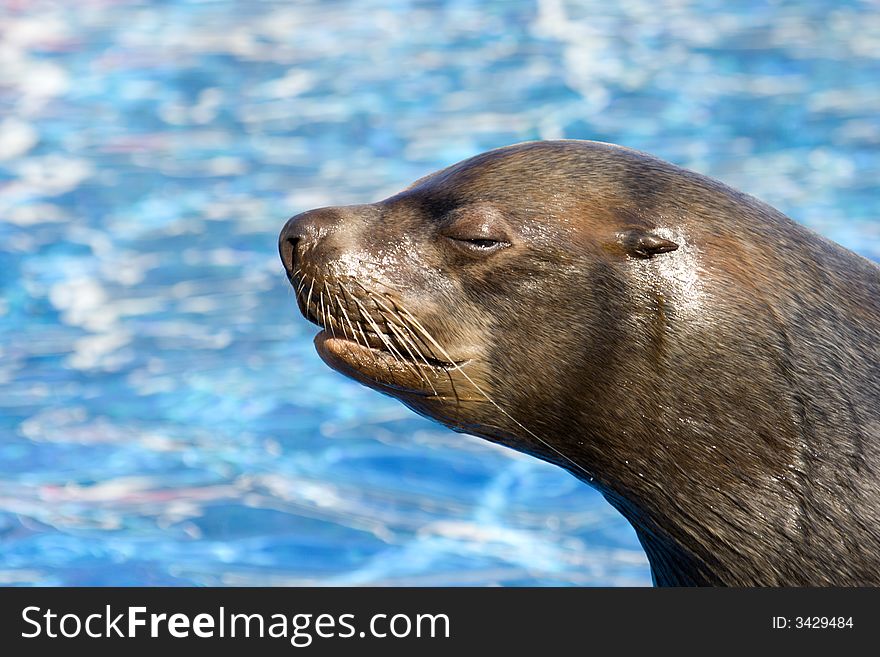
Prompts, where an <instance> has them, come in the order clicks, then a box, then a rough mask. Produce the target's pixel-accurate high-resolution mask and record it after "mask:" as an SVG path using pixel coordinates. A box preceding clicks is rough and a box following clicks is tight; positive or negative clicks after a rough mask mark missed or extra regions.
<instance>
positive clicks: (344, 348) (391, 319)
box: [291, 276, 470, 394]
mask: <svg viewBox="0 0 880 657" xmlns="http://www.w3.org/2000/svg"><path fill="white" fill-rule="evenodd" d="M291 284H292V285H293V286H294V290H295V291H296V299H297V305H298V306H299V309H300V312H302V314H303V316H304V317H305V318H306V319H308V320H309V321H311V322H312V323H314V324H316V325H317V326H319V327H321V328H322V329H323V330H322V331H321V332H320V333H318V335H317V336H316V337H315V348H316V349H317V351H318V354H319V355H320V356H321V358H322V359H324V361H325V362H327V364H328V365H330V366H331V367H333V368H334V369H336V370H339V371H341V372H342V373H343V374H346V375H347V376H351V377H352V378H355V379H357V380H360V381H361V382H363V383H367V384H368V385H370V384H379V385H381V386H382V387H387V388H392V389H395V390H406V391H410V392H419V393H422V394H430V393H432V392H433V393H435V394H436V392H437V390H436V383H437V381H438V380H439V379H440V378H444V379H445V378H448V377H449V375H450V372H451V371H453V370H457V369H459V368H460V367H462V366H463V365H466V364H467V363H468V362H470V359H466V360H452V359H451V358H450V357H449V354H448V353H446V351H445V350H444V349H443V348H442V347H440V345H439V344H438V343H437V341H436V340H435V339H434V338H433V337H432V336H431V335H430V334H429V333H428V331H427V330H426V329H425V328H424V327H423V326H422V325H421V323H420V322H419V321H418V320H417V319H416V318H415V317H414V316H413V315H412V314H411V313H409V312H408V311H406V310H405V309H403V308H402V307H401V306H400V305H399V304H398V303H397V302H396V301H394V300H393V299H392V298H391V297H389V296H387V295H385V294H376V293H374V292H371V291H369V290H367V289H365V288H363V286H360V285H359V288H360V289H363V293H362V294H361V293H359V294H357V295H355V294H353V293H352V292H351V290H349V289H348V287H347V286H346V285H345V284H344V283H343V282H342V281H341V280H338V279H333V280H332V283H331V282H328V281H326V280H325V281H318V280H317V279H316V278H312V277H308V278H307V277H306V276H300V277H295V278H293V279H292V280H291Z"/></svg>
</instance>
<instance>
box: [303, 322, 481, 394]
mask: <svg viewBox="0 0 880 657" xmlns="http://www.w3.org/2000/svg"><path fill="white" fill-rule="evenodd" d="M315 349H316V350H317V351H318V355H319V356H320V357H321V359H322V360H323V361H324V362H325V363H327V365H329V366H330V367H332V368H333V369H334V370H336V371H337V372H340V373H341V374H344V375H346V376H349V377H351V378H353V379H355V380H356V381H358V382H360V383H362V384H364V385H367V386H369V387H371V388H375V389H377V390H380V391H382V392H387V393H389V394H399V393H401V392H403V393H409V394H416V395H423V396H426V397H432V396H436V395H437V394H438V388H440V387H445V384H446V383H447V382H448V380H449V375H450V372H453V371H456V370H460V369H461V368H462V367H464V366H466V365H467V364H468V363H469V362H470V360H463V361H456V362H443V361H438V360H435V359H430V358H426V359H425V360H424V361H416V360H410V359H408V358H407V357H406V356H405V355H403V354H401V355H395V354H392V353H391V352H390V351H386V350H384V349H378V348H376V347H371V346H369V345H368V346H364V345H363V344H361V343H359V342H354V341H353V340H349V339H347V338H344V337H341V336H333V335H331V334H330V333H328V332H327V331H321V332H320V333H318V335H316V336H315ZM407 356H408V354H407Z"/></svg>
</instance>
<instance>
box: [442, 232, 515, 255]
mask: <svg viewBox="0 0 880 657" xmlns="http://www.w3.org/2000/svg"><path fill="white" fill-rule="evenodd" d="M447 239H448V240H449V241H450V242H452V243H453V244H455V245H456V246H457V247H458V248H459V249H463V250H466V251H469V252H471V253H474V254H480V255H489V254H490V253H495V252H496V251H500V250H501V249H503V248H505V247H508V246H510V243H509V242H504V241H502V240H491V239H487V238H485V237H473V238H470V237H451V236H447Z"/></svg>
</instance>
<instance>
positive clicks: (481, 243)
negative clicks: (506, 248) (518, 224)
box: [457, 239, 507, 251]
mask: <svg viewBox="0 0 880 657" xmlns="http://www.w3.org/2000/svg"><path fill="white" fill-rule="evenodd" d="M457 241H459V242H465V243H467V244H469V245H470V246H471V247H473V248H475V249H480V250H481V251H486V250H488V249H494V248H496V247H499V246H503V245H506V244H507V243H506V242H500V241H498V240H487V239H464V240H462V239H459V240H457Z"/></svg>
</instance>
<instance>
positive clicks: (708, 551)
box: [279, 141, 880, 585]
mask: <svg viewBox="0 0 880 657" xmlns="http://www.w3.org/2000/svg"><path fill="white" fill-rule="evenodd" d="M279 247H280V251H281V257H282V261H283V263H284V266H285V269H286V271H287V275H288V278H289V280H290V282H291V284H292V285H293V287H294V289H295V291H296V298H297V302H298V304H299V307H300V310H301V311H302V312H303V314H304V315H305V316H306V317H307V318H309V319H310V320H312V321H313V322H315V323H316V324H318V325H319V326H320V327H321V328H322V329H323V330H322V331H321V332H320V333H319V334H318V336H317V337H316V339H315V343H316V346H317V349H318V352H319V354H320V355H321V357H322V358H323V359H324V360H325V362H327V364H328V365H330V366H331V367H333V368H334V369H337V370H338V371H340V372H342V373H344V374H346V375H348V376H350V377H352V378H354V379H356V380H358V381H360V382H362V383H364V384H365V385H368V386H370V387H373V388H375V389H377V390H379V391H381V392H383V393H386V394H389V395H392V396H394V397H396V398H398V399H400V400H401V401H402V402H403V403H405V404H406V405H408V406H409V407H411V408H413V409H414V410H415V411H417V412H419V413H421V414H423V415H426V416H429V417H432V418H434V419H437V420H439V421H440V422H442V423H444V424H445V425H447V426H449V427H451V428H453V429H455V430H458V431H464V432H468V433H472V434H475V435H479V436H482V437H485V438H487V439H489V440H492V441H494V442H498V443H501V444H504V445H508V446H510V447H513V448H515V449H518V450H521V451H524V452H527V453H529V454H533V455H535V456H538V457H540V458H543V459H545V460H548V461H551V462H553V463H557V464H558V465H560V466H562V467H564V468H566V469H568V470H569V471H571V472H572V473H573V474H575V475H576V476H578V477H580V478H581V479H583V480H585V481H587V482H589V483H591V484H592V485H594V486H596V487H597V488H598V489H599V490H600V491H601V492H602V493H603V494H604V495H605V496H606V498H607V499H608V500H609V501H610V502H611V503H612V504H613V505H614V506H615V507H617V508H618V509H619V510H620V511H621V512H622V513H623V514H624V515H625V516H626V517H627V518H628V519H629V520H630V521H631V522H632V523H633V525H634V526H635V528H636V531H637V533H638V535H639V538H640V540H641V541H642V544H643V546H644V547H645V549H646V551H647V554H648V558H649V561H650V562H651V566H652V571H653V573H654V577H655V581H656V582H657V583H659V584H739V585H761V584H763V585H773V584H787V585H797V584H800V585H804V584H831V583H833V584H852V583H861V584H864V583H880V533H878V527H880V486H878V479H877V477H876V475H875V474H874V473H875V472H876V468H878V467H880V447H878V444H880V436H878V427H880V391H878V387H877V381H880V351H878V350H880V347H878V345H880V270H878V268H877V267H876V266H875V265H873V264H872V263H870V262H868V261H867V260H865V259H863V258H860V257H859V256H856V255H855V254H852V253H850V252H849V251H846V250H845V249H843V248H842V247H840V246H838V245H836V244H833V243H831V242H829V241H827V240H824V239H823V238H821V237H819V236H817V235H815V234H813V233H811V232H810V231H808V230H806V229H805V228H803V227H801V226H799V225H797V224H795V223H794V222H792V221H790V220H789V219H787V218H786V217H784V216H783V215H781V214H780V213H779V212H777V211H776V210H774V209H773V208H770V207H769V206H767V205H765V204H763V203H761V202H760V201H757V200H756V199H753V198H751V197H749V196H747V195H745V194H742V193H740V192H737V191H736V190H733V189H731V188H729V187H726V186H725V185H723V184H721V183H719V182H717V181H714V180H711V179H709V178H706V177H704V176H700V175H698V174H695V173H692V172H689V171H686V170H684V169H680V168H678V167H675V166H673V165H671V164H668V163H666V162H663V161H661V160H658V159H657V158H654V157H651V156H649V155H646V154H643V153H638V152H636V151H632V150H629V149H625V148H621V147H618V146H613V145H610V144H602V143H597V142H580V141H556V142H533V143H526V144H519V145H515V146H511V147H507V148H503V149H499V150H495V151H490V152H488V153H484V154H482V155H478V156H476V157H474V158H471V159H469V160H466V161H464V162H461V163H459V164H456V165H453V166H451V167H449V168H447V169H444V170H442V171H439V172H437V173H434V174H432V175H429V176H427V177H425V178H422V179H421V180H418V181H416V182H415V183H414V184H413V185H412V186H410V187H409V188H408V189H406V190H404V191H403V192H401V193H399V194H397V195H395V196H392V197H390V198H388V199H385V200H383V201H380V202H378V203H373V204H369V205H359V206H346V207H332V208H322V209H318V210H312V211H309V212H305V213H303V214H301V215H297V216H295V217H293V218H292V219H290V220H289V221H288V222H287V224H286V226H285V227H284V229H283V231H282V233H281V237H280V241H279Z"/></svg>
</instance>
